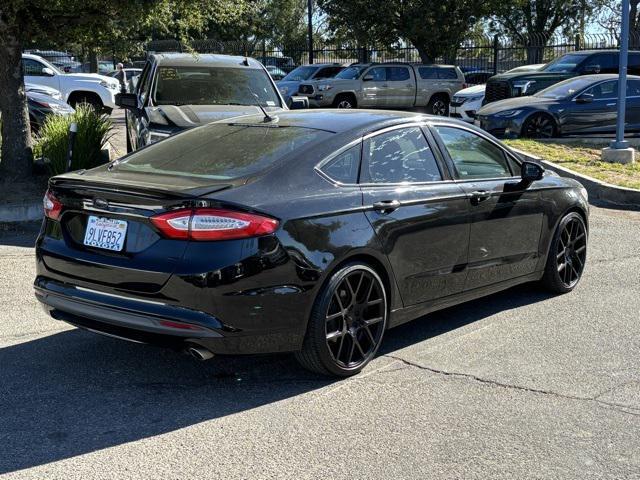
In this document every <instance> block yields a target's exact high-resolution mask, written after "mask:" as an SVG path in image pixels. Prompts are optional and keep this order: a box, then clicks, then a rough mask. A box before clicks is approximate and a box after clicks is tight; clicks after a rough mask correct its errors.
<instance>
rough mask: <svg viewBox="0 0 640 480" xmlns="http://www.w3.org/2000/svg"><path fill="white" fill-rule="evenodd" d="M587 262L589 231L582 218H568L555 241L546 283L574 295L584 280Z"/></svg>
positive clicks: (547, 285)
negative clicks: (576, 287) (575, 289)
mask: <svg viewBox="0 0 640 480" xmlns="http://www.w3.org/2000/svg"><path fill="white" fill-rule="evenodd" d="M586 261H587V228H586V226H585V223H584V220H583V219H582V217H581V216H580V215H579V214H578V213H576V212H572V213H569V214H568V215H567V216H565V217H564V218H563V219H562V221H561V222H560V225H558V230H557V231H556V234H555V236H554V239H553V243H552V245H551V249H550V250H549V258H548V259H547V266H546V269H545V275H544V277H543V280H542V281H543V284H544V285H545V286H546V287H548V288H550V289H551V290H553V291H555V292H558V293H566V292H570V291H571V290H573V289H574V288H575V286H576V285H577V284H578V282H579V281H580V278H581V277H582V272H583V271H584V267H585V264H586Z"/></svg>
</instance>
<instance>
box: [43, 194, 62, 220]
mask: <svg viewBox="0 0 640 480" xmlns="http://www.w3.org/2000/svg"><path fill="white" fill-rule="evenodd" d="M42 204H43V206H44V214H45V216H46V217H48V218H50V219H51V220H58V219H59V218H60V213H61V212H62V203H61V202H60V200H58V199H57V198H56V196H55V195H54V194H53V193H51V190H47V193H45V194H44V198H43V199H42Z"/></svg>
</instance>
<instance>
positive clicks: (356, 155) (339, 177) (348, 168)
mask: <svg viewBox="0 0 640 480" xmlns="http://www.w3.org/2000/svg"><path fill="white" fill-rule="evenodd" d="M359 166H360V143H358V144H357V145H354V146H353V147H351V148H349V149H347V150H345V151H344V152H342V153H340V154H338V155H336V156H335V157H334V158H332V159H331V160H329V161H328V162H327V163H325V164H324V165H323V166H322V168H321V169H320V170H322V172H323V173H324V174H325V175H327V176H328V177H330V178H332V179H333V180H335V181H337V182H340V183H356V182H357V181H358V167H359Z"/></svg>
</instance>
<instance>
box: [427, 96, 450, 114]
mask: <svg viewBox="0 0 640 480" xmlns="http://www.w3.org/2000/svg"><path fill="white" fill-rule="evenodd" d="M427 113H429V114H431V115H437V116H439V117H448V116H449V99H448V98H447V96H446V95H434V96H433V97H431V98H430V99H429V103H427Z"/></svg>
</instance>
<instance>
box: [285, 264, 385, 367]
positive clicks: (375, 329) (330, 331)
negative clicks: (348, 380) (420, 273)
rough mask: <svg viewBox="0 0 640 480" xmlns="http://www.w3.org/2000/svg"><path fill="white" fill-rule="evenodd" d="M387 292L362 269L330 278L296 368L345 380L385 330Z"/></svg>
mask: <svg viewBox="0 0 640 480" xmlns="http://www.w3.org/2000/svg"><path fill="white" fill-rule="evenodd" d="M387 297H388V296H387V292H386V289H385V286H384V283H383V282H382V280H381V279H380V276H379V275H378V274H377V273H376V271H375V270H373V269H372V268H371V267H370V266H368V265H366V264H364V263H359V262H357V263H348V264H346V265H345V266H343V267H341V268H340V269H339V270H338V271H337V272H335V273H334V274H333V275H332V276H331V277H330V279H329V281H328V282H327V283H326V284H325V285H324V286H323V287H322V289H321V290H320V292H319V293H318V296H317V298H316V300H315V303H314V306H313V309H312V311H311V316H310V318H309V324H308V325H307V333H306V335H305V338H304V341H303V345H302V350H301V351H299V352H296V354H295V356H296V359H297V360H298V362H300V364H301V365H302V366H303V367H304V368H306V369H307V370H311V371H313V372H316V373H320V374H323V375H331V376H337V377H349V376H352V375H355V374H357V373H359V372H360V371H361V370H362V369H363V368H364V367H365V366H366V365H367V364H368V363H369V362H370V361H371V359H372V358H373V357H374V356H375V354H376V352H377V351H378V348H379V347H380V344H381V342H382V337H383V336H384V331H385V329H386V328H387V318H388V310H389V309H388V305H387Z"/></svg>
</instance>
